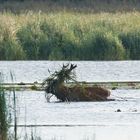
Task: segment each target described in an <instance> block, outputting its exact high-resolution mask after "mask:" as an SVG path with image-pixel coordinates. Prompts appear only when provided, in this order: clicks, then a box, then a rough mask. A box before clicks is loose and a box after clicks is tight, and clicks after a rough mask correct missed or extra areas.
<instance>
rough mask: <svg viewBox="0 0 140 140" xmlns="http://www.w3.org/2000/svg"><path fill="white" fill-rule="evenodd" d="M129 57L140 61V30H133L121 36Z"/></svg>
mask: <svg viewBox="0 0 140 140" xmlns="http://www.w3.org/2000/svg"><path fill="white" fill-rule="evenodd" d="M120 38H121V40H122V44H123V46H124V48H125V49H126V52H127V53H126V54H127V57H128V58H130V59H132V60H140V30H132V31H130V32H127V33H123V34H121V35H120Z"/></svg>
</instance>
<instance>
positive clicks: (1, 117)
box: [0, 74, 8, 140]
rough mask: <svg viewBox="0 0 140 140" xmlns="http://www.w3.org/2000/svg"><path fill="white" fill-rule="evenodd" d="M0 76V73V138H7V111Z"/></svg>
mask: <svg viewBox="0 0 140 140" xmlns="http://www.w3.org/2000/svg"><path fill="white" fill-rule="evenodd" d="M1 80H2V76H1V74H0V138H1V139H2V140H7V132H8V111H7V104H6V97H5V91H4V88H3V87H2V85H1V82H2V81H1Z"/></svg>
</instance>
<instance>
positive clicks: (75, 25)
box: [0, 12, 140, 60]
mask: <svg viewBox="0 0 140 140" xmlns="http://www.w3.org/2000/svg"><path fill="white" fill-rule="evenodd" d="M0 21H1V22H0V28H1V30H0V59H1V60H23V59H24V60H26V59H27V60H125V59H140V57H139V49H140V47H139V46H140V45H139V44H140V42H139V29H140V13H139V12H131V13H114V14H111V13H100V14H91V13H90V14H85V13H72V12H58V13H42V12H38V13H33V12H27V13H22V14H19V15H14V14H11V13H3V14H0ZM7 21H8V22H7ZM130 48H131V49H130Z"/></svg>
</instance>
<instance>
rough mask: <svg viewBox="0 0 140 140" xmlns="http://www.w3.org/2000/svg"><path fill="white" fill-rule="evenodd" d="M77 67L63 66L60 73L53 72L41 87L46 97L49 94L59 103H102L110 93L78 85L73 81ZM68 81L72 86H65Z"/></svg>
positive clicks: (97, 88) (99, 88) (101, 89)
mask: <svg viewBox="0 0 140 140" xmlns="http://www.w3.org/2000/svg"><path fill="white" fill-rule="evenodd" d="M76 67H77V65H74V64H71V65H70V64H67V65H63V67H62V69H61V70H60V71H55V72H54V73H53V74H52V75H51V76H50V77H49V78H47V79H46V80H45V81H44V82H43V85H44V86H45V91H46V95H47V94H49V93H51V94H53V95H55V96H56V97H57V98H58V99H59V100H60V101H63V102H64V101H104V100H107V97H108V96H110V92H109V91H108V90H106V89H104V88H101V87H97V86H94V87H90V86H85V85H84V84H82V85H80V84H78V82H76V80H75V74H74V72H73V70H74V69H75V68H76ZM68 81H74V82H75V84H74V86H66V85H65V83H66V82H68Z"/></svg>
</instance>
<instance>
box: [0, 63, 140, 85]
mask: <svg viewBox="0 0 140 140" xmlns="http://www.w3.org/2000/svg"><path fill="white" fill-rule="evenodd" d="M65 63H68V62H66V61H0V71H1V72H3V73H4V75H5V82H11V78H10V76H9V75H10V74H9V73H10V71H11V72H12V73H14V74H15V77H16V79H15V82H25V83H29V82H35V81H38V82H42V81H43V80H44V79H45V78H46V77H48V76H49V75H50V74H49V72H48V69H50V71H52V72H54V71H55V70H58V69H59V68H60V67H61V66H62V64H65ZM72 63H74V64H77V66H78V67H77V68H76V75H77V80H78V81H87V82H93V81H95V82H96V81H140V70H139V69H140V61H115V62H112V61H109V62H106V61H104V62H101V61H98V62H93V61H74V62H72Z"/></svg>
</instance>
